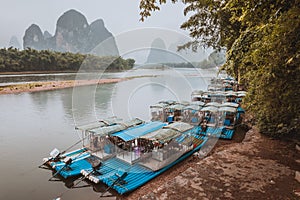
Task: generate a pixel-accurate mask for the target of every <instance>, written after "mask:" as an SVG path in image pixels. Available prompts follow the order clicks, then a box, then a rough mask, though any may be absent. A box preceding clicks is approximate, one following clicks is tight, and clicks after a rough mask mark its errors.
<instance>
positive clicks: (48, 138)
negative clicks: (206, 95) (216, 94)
mask: <svg viewBox="0 0 300 200" xmlns="http://www.w3.org/2000/svg"><path fill="white" fill-rule="evenodd" d="M215 74H216V72H215V71H214V70H200V71H199V70H196V69H164V70H162V69H135V70H130V71H126V72H121V73H106V74H104V75H103V76H102V77H100V78H116V77H137V78H131V79H128V80H126V81H122V82H119V83H114V84H105V85H98V86H89V87H78V88H74V89H73V88H69V89H62V90H55V91H43V92H33V93H20V94H9V95H1V96H0V112H1V114H0V151H1V153H0V163H1V164H0V175H1V176H0V177H1V179H0V199H5V200H20V199H26V200H27V199H31V200H34V199H37V200H41V199H54V198H55V197H57V196H59V195H61V194H63V195H62V199H72V200H77V199H85V200H88V199H91V200H92V199H98V198H99V196H100V194H101V193H99V191H97V187H95V188H93V187H83V188H74V189H69V188H67V187H66V186H65V183H64V182H59V181H58V182H53V181H48V179H49V178H50V177H51V171H47V170H43V169H39V168H38V167H37V166H38V165H40V164H41V163H42V158H43V157H47V156H48V155H49V152H50V151H51V150H52V149H53V148H54V147H56V148H58V149H60V150H64V149H66V148H67V147H69V146H70V145H72V144H74V143H75V142H77V141H78V140H79V139H80V138H79V137H80V136H79V133H77V132H76V131H75V129H74V126H75V125H79V124H85V123H88V122H91V121H95V120H98V119H101V118H105V117H110V116H113V115H114V116H118V117H121V118H123V119H129V118H133V117H139V118H141V119H143V120H146V121H147V120H149V119H150V111H149V106H150V105H151V104H154V103H156V102H158V101H160V100H169V99H174V100H178V101H185V100H187V101H190V95H191V92H192V91H193V90H194V89H202V90H205V89H206V87H207V84H208V81H209V79H210V78H211V77H212V76H215ZM85 76H86V75H85ZM75 77H76V74H52V75H49V74H44V75H25V76H16V75H14V76H8V75H1V76H0V80H1V81H0V82H1V84H11V83H17V82H32V81H41V80H42V81H47V80H69V79H74V78H75ZM78 147H79V146H77V148H78ZM84 183H85V182H82V183H81V184H79V185H78V186H81V185H84ZM98 189H99V188H98ZM100 191H101V187H100Z"/></svg>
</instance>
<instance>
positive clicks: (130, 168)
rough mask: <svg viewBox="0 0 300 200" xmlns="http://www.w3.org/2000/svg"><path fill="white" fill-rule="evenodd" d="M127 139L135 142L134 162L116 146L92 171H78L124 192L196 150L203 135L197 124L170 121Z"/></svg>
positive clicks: (143, 182)
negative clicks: (116, 150)
mask: <svg viewBox="0 0 300 200" xmlns="http://www.w3.org/2000/svg"><path fill="white" fill-rule="evenodd" d="M155 123H157V122H155ZM131 141H134V142H133V143H135V145H136V146H135V147H136V148H134V151H133V152H132V153H134V154H135V155H136V156H137V157H138V159H137V160H135V162H132V160H130V159H127V158H126V157H122V154H123V153H124V152H123V151H122V150H118V152H117V156H116V157H114V158H110V159H108V160H106V161H104V162H103V163H102V165H101V167H100V168H99V169H98V170H96V171H95V172H93V171H92V170H91V169H85V170H82V172H81V173H82V175H83V176H85V177H86V178H88V179H89V180H90V181H92V182H94V183H99V182H103V183H105V184H106V185H107V186H108V187H109V188H113V189H115V190H116V191H117V192H118V193H120V194H124V193H127V192H130V191H132V190H135V189H136V188H138V187H140V186H141V185H143V184H145V183H146V182H148V181H149V180H151V179H153V178H154V177H156V176H158V175H160V174H161V173H163V172H164V171H166V170H168V169H169V168H171V167H172V166H174V165H176V164H177V163H179V162H181V161H182V160H184V159H185V158H187V157H188V156H190V155H192V154H193V153H194V152H196V151H198V150H199V149H200V148H201V147H202V146H203V145H204V144H205V142H206V141H207V138H206V137H205V136H200V135H199V127H198V126H192V125H189V124H187V123H184V122H174V123H172V124H169V125H166V126H164V127H163V128H161V129H158V130H156V131H151V132H149V133H147V134H143V135H140V136H139V137H138V138H137V137H136V138H135V139H134V140H131ZM119 155H120V156H119Z"/></svg>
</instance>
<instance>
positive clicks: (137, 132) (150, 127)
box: [112, 121, 167, 142]
mask: <svg viewBox="0 0 300 200" xmlns="http://www.w3.org/2000/svg"><path fill="white" fill-rule="evenodd" d="M166 125H167V124H166V123H163V122H159V121H154V122H149V123H145V124H142V125H140V126H136V127H133V128H131V129H127V130H123V131H120V132H117V133H114V134H112V136H116V137H119V138H121V139H122V140H124V141H125V142H127V141H130V140H134V139H135V138H138V137H140V136H142V135H145V134H147V133H151V132H153V131H156V130H158V129H160V128H162V127H164V126H166Z"/></svg>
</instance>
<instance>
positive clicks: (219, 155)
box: [119, 127, 300, 200]
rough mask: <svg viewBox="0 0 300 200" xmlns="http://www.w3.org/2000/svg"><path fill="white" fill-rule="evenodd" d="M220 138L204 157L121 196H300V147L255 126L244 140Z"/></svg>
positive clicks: (204, 197)
mask: <svg viewBox="0 0 300 200" xmlns="http://www.w3.org/2000/svg"><path fill="white" fill-rule="evenodd" d="M237 140H240V138H238V139H235V141H232V142H230V141H225V142H224V141H223V142H222V141H220V143H219V144H218V145H217V147H216V148H215V149H214V151H213V152H212V153H211V154H210V155H209V156H207V157H206V158H204V159H199V158H198V157H191V158H188V159H187V160H185V161H183V162H182V163H180V164H179V165H177V166H175V167H174V168H172V169H171V170H169V171H168V172H166V173H164V174H162V175H161V176H159V177H157V178H156V179H154V180H152V181H151V182H149V183H148V184H146V185H144V186H142V187H141V188H139V189H138V190H136V191H134V192H133V193H131V194H129V195H127V196H123V197H119V199H276V200H277V199H300V197H299V196H297V195H296V194H295V193H297V191H299V192H300V184H299V183H298V182H297V181H296V180H295V171H300V162H299V160H300V151H298V150H296V148H295V143H294V142H290V141H289V142H287V141H278V140H272V139H270V138H267V137H264V136H262V135H261V134H260V133H259V132H258V131H257V129H256V128H255V127H254V128H252V129H250V130H249V131H248V132H247V134H246V136H245V138H244V139H243V141H242V142H240V141H238V142H237Z"/></svg>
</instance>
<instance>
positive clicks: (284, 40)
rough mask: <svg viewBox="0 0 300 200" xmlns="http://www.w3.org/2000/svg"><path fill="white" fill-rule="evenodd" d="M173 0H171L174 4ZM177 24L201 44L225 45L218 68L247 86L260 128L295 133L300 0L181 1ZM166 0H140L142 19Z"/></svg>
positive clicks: (299, 122)
mask: <svg viewBox="0 0 300 200" xmlns="http://www.w3.org/2000/svg"><path fill="white" fill-rule="evenodd" d="M177 1H178V0H172V2H173V3H176V2H177ZM182 2H183V3H184V4H186V7H185V9H184V11H183V13H184V14H185V15H188V16H189V18H188V20H187V21H186V22H183V24H182V25H181V28H183V29H185V30H188V31H189V33H190V36H191V37H192V38H193V41H192V42H189V43H187V44H185V45H183V46H182V47H179V49H181V48H189V47H190V48H192V49H193V50H196V49H197V47H199V46H200V45H205V46H209V47H213V48H216V49H221V48H225V49H226V50H227V59H226V63H225V64H224V65H223V69H226V71H227V72H228V73H229V74H230V75H232V76H234V77H235V78H236V79H237V80H238V81H239V82H240V83H242V84H245V85H246V86H247V89H248V96H247V98H246V102H245V103H246V106H247V108H248V110H249V111H250V112H252V113H253V114H254V115H255V117H256V119H257V124H258V127H259V128H260V130H261V132H263V133H265V134H267V135H272V136H275V137H280V136H283V135H288V134H293V135H296V134H298V135H299V132H300V104H299V102H300V93H299V92H300V91H299V89H298V87H299V84H300V42H299V39H300V34H299V30H300V15H299V13H300V0H289V1H282V0H265V1H262V0H252V1H239V0H183V1H182ZM164 3H166V0H159V1H158V0H150V1H148V0H141V1H140V9H141V12H140V15H141V20H142V21H143V20H145V18H146V17H149V16H150V15H151V12H152V11H155V10H159V9H160V8H159V7H160V5H161V4H164Z"/></svg>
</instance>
